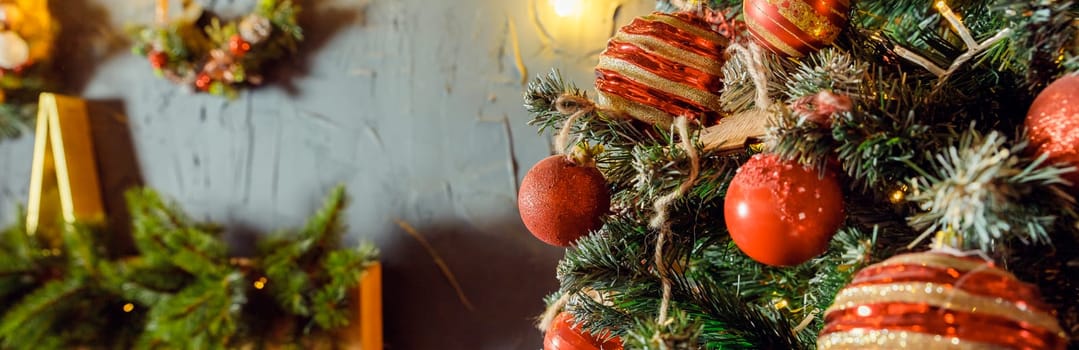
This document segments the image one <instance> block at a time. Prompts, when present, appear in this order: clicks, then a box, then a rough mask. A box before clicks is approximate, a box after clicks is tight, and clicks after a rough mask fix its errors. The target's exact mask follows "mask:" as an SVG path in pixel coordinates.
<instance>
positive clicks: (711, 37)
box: [641, 15, 728, 46]
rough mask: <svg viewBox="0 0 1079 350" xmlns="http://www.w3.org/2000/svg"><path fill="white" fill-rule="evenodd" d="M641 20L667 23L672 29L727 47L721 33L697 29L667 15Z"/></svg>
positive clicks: (652, 16)
mask: <svg viewBox="0 0 1079 350" xmlns="http://www.w3.org/2000/svg"><path fill="white" fill-rule="evenodd" d="M641 19H643V20H646V21H650V22H660V23H666V24H669V25H670V26H672V27H675V28H678V29H679V30H682V31H685V32H688V33H690V34H693V35H696V36H699V37H701V38H704V39H705V40H708V41H711V42H716V43H720V44H721V45H722V46H727V43H728V41H727V38H725V37H723V36H722V35H719V33H716V32H713V31H710V30H704V29H701V28H698V27H695V26H693V25H692V24H689V23H686V22H685V21H683V20H682V19H680V18H678V17H673V16H667V15H648V16H644V17H641Z"/></svg>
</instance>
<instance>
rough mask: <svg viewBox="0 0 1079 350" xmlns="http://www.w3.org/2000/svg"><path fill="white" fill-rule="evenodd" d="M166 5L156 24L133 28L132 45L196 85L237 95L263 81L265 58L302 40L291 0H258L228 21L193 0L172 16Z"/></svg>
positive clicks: (158, 68) (180, 80)
mask: <svg viewBox="0 0 1079 350" xmlns="http://www.w3.org/2000/svg"><path fill="white" fill-rule="evenodd" d="M168 5H169V2H168V0H158V4H157V24H156V25H153V26H143V27H137V28H134V30H133V31H132V34H133V37H134V40H135V46H134V51H135V53H136V54H138V55H142V56H145V57H146V58H147V59H148V60H149V61H150V65H151V66H152V67H153V68H154V72H155V73H157V74H158V75H161V76H163V77H165V78H166V79H169V80H170V81H172V82H175V83H177V84H180V85H183V86H186V87H190V88H194V89H195V90H196V91H200V92H209V93H211V94H214V95H218V96H226V97H229V98H234V97H235V96H236V94H237V91H238V89H239V88H241V87H243V86H251V85H259V84H261V83H262V81H263V76H262V70H263V65H264V64H266V63H267V62H269V61H273V60H275V59H278V58H281V57H283V56H285V55H287V54H290V53H293V52H295V51H296V46H297V44H298V43H299V42H300V41H302V40H303V29H302V28H301V27H300V25H299V24H298V23H297V22H296V15H297V14H298V13H299V11H300V7H299V6H298V5H296V4H294V3H293V2H292V1H291V0H259V1H258V4H257V5H256V7H255V10H254V11H253V12H252V13H250V14H248V15H246V16H243V17H242V18H240V19H239V20H237V21H231V22H227V23H223V22H222V21H221V20H220V19H219V18H217V17H216V16H215V15H213V14H212V13H210V12H207V11H205V10H204V9H203V8H202V6H200V5H199V4H197V3H195V2H193V1H192V0H184V1H183V3H182V8H183V13H182V14H181V15H180V16H178V18H176V19H171V20H170V19H169V18H168Z"/></svg>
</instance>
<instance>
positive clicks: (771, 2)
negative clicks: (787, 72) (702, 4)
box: [742, 0, 850, 57]
mask: <svg viewBox="0 0 1079 350" xmlns="http://www.w3.org/2000/svg"><path fill="white" fill-rule="evenodd" d="M742 11H743V13H744V14H745V19H746V27H748V28H749V33H750V34H752V35H753V39H754V40H753V41H755V42H756V43H757V44H759V45H761V46H763V47H765V48H767V49H768V50H769V51H772V52H774V53H776V54H778V55H783V56H790V57H802V56H805V55H806V54H808V53H810V52H814V51H817V50H820V49H822V48H824V47H825V46H828V45H831V44H832V41H834V40H835V38H836V37H837V36H839V33H840V32H842V31H843V27H846V26H847V13H848V12H849V11H850V0H745V1H744V2H743V3H742Z"/></svg>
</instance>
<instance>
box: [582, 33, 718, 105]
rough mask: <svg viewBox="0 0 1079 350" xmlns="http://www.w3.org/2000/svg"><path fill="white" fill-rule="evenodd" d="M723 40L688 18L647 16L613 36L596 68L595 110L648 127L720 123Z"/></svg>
mask: <svg viewBox="0 0 1079 350" xmlns="http://www.w3.org/2000/svg"><path fill="white" fill-rule="evenodd" d="M727 44H728V40H727V38H725V37H723V36H722V35H720V34H719V33H717V32H715V31H714V30H712V28H711V26H710V25H709V24H708V23H707V22H706V21H705V20H704V19H703V18H702V17H700V16H698V15H696V14H693V13H674V14H666V13H653V14H651V15H647V16H643V17H638V18H635V19H634V20H633V22H631V23H630V24H628V25H626V26H624V27H622V28H621V29H619V30H618V33H616V34H615V35H614V37H612V38H611V39H610V40H609V41H608V43H607V49H606V50H605V51H604V52H603V53H602V54H601V55H600V58H599V64H598V65H597V66H596V90H598V95H599V98H598V99H597V104H598V105H599V106H600V107H601V108H604V109H607V110H614V111H617V112H621V113H625V114H628V115H630V116H632V117H633V118H635V119H638V120H641V121H644V122H646V123H649V124H653V125H660V126H666V125H669V124H670V123H671V122H672V121H673V120H674V117H675V116H687V117H688V118H690V119H691V120H698V121H700V122H701V123H703V124H709V123H712V122H714V121H717V120H718V119H719V118H720V117H721V112H720V110H721V106H720V100H719V91H720V90H722V89H723V73H722V68H723V64H724V63H725V62H726V57H725V56H724V50H725V49H726V47H727Z"/></svg>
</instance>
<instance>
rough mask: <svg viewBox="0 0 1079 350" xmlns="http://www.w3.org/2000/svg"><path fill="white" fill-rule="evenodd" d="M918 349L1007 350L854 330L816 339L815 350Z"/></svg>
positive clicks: (938, 338)
mask: <svg viewBox="0 0 1079 350" xmlns="http://www.w3.org/2000/svg"><path fill="white" fill-rule="evenodd" d="M863 349H918V350H936V349H948V350H1007V349H1008V348H1006V347H1001V346H996V345H993V344H987V343H979V342H972V341H968V340H963V339H959V338H956V337H946V336H942V335H935V334H925V333H918V332H910V331H890V330H887V329H884V330H876V329H854V330H850V331H846V332H835V333H829V334H824V335H821V336H820V337H818V338H817V350H863Z"/></svg>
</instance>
